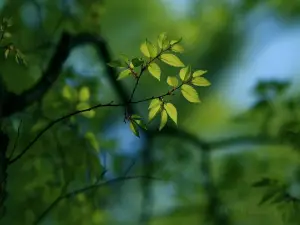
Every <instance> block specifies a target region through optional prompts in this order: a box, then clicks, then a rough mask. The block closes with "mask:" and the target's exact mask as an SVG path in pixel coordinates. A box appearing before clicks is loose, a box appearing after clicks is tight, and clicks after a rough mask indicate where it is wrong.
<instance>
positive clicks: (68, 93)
mask: <svg viewBox="0 0 300 225" xmlns="http://www.w3.org/2000/svg"><path fill="white" fill-rule="evenodd" d="M62 96H63V97H64V98H65V99H68V100H70V101H74V100H76V98H77V92H76V90H75V89H74V88H72V87H71V86H69V85H65V86H64V87H63V90H62Z"/></svg>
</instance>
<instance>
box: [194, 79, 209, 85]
mask: <svg viewBox="0 0 300 225" xmlns="http://www.w3.org/2000/svg"><path fill="white" fill-rule="evenodd" d="M192 84H193V85H195V86H203V87H206V86H210V82H209V81H208V80H207V79H205V78H204V77H195V78H193V80H192Z"/></svg>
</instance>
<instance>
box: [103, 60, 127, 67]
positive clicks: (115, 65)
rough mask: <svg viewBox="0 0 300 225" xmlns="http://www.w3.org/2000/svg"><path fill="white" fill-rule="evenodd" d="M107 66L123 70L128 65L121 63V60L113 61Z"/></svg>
mask: <svg viewBox="0 0 300 225" xmlns="http://www.w3.org/2000/svg"><path fill="white" fill-rule="evenodd" d="M107 65H109V66H110V67H115V68H118V67H120V68H122V67H126V64H125V63H123V62H121V61H120V60H113V61H111V62H109V63H107Z"/></svg>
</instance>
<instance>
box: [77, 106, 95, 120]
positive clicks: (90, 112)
mask: <svg viewBox="0 0 300 225" xmlns="http://www.w3.org/2000/svg"><path fill="white" fill-rule="evenodd" d="M89 108H90V105H89V104H88V103H87V102H80V103H78V104H77V106H76V109H77V110H86V111H84V112H82V113H81V114H82V115H83V116H85V117H88V118H92V117H94V116H95V111H94V110H87V109H89Z"/></svg>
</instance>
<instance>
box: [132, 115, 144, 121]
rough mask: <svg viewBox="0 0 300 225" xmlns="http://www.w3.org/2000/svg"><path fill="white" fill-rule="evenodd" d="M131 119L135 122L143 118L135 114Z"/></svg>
mask: <svg viewBox="0 0 300 225" xmlns="http://www.w3.org/2000/svg"><path fill="white" fill-rule="evenodd" d="M130 118H131V119H134V120H140V119H141V118H142V117H141V116H139V115H136V114H133V115H131V117H130Z"/></svg>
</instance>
